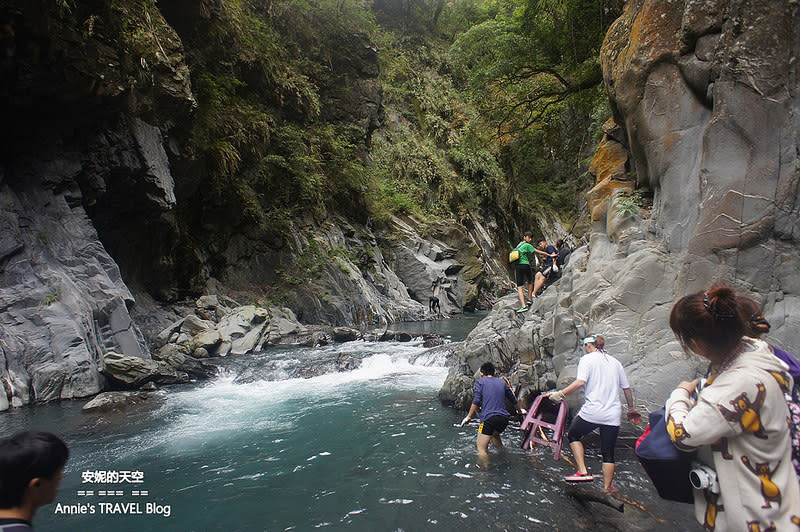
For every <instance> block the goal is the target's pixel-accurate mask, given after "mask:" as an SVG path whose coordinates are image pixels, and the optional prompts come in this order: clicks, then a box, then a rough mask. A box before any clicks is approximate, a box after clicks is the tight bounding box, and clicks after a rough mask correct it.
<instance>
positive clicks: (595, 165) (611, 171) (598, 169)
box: [588, 120, 633, 222]
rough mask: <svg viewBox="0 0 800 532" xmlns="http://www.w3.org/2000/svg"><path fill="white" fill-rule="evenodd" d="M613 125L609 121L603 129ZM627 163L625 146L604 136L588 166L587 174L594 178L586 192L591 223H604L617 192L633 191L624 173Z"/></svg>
mask: <svg viewBox="0 0 800 532" xmlns="http://www.w3.org/2000/svg"><path fill="white" fill-rule="evenodd" d="M613 125H614V124H613V120H609V121H608V122H606V124H605V125H604V129H606V127H607V126H608V127H612V126H613ZM627 161H628V150H627V149H626V148H625V146H623V145H622V144H620V143H619V142H617V141H616V140H614V139H612V138H610V137H609V136H608V135H605V136H604V137H603V140H602V141H600V144H599V145H598V147H597V151H596V152H595V154H594V157H593V158H592V164H591V165H590V166H589V173H591V174H592V175H594V176H595V186H594V187H593V188H592V189H591V190H590V191H589V192H588V196H589V198H588V199H589V212H590V213H591V215H592V222H604V221H605V219H606V215H607V211H608V206H609V204H610V199H611V198H612V197H613V196H614V195H615V194H616V193H617V191H620V190H625V191H626V192H631V191H633V182H632V181H631V180H630V179H629V177H628V176H627V174H626V171H625V163H627Z"/></svg>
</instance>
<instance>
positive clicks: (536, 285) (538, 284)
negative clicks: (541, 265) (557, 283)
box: [533, 272, 545, 296]
mask: <svg viewBox="0 0 800 532" xmlns="http://www.w3.org/2000/svg"><path fill="white" fill-rule="evenodd" d="M544 281H545V276H544V275H542V274H541V272H536V278H535V280H534V281H533V294H534V295H537V296H538V295H539V290H541V289H542V287H543V286H544Z"/></svg>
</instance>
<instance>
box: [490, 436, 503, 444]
mask: <svg viewBox="0 0 800 532" xmlns="http://www.w3.org/2000/svg"><path fill="white" fill-rule="evenodd" d="M492 443H493V444H494V445H495V447H502V446H503V440H501V439H500V435H499V434H494V435H492Z"/></svg>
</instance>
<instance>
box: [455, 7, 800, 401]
mask: <svg viewBox="0 0 800 532" xmlns="http://www.w3.org/2000/svg"><path fill="white" fill-rule="evenodd" d="M798 28H800V6H798V5H797V4H796V3H793V2H782V1H771V0H762V1H756V2H744V1H738V0H731V1H722V0H718V1H692V0H689V1H686V2H661V1H651V0H638V1H631V2H628V3H627V4H626V6H625V11H624V14H623V16H622V17H620V19H618V20H617V21H616V22H615V23H614V24H613V25H612V27H611V29H610V31H609V32H608V35H607V37H606V40H605V43H604V45H603V49H602V52H601V59H602V64H603V70H604V78H605V83H606V88H607V90H608V93H609V97H610V101H611V105H612V110H613V115H614V116H613V121H610V122H609V123H608V124H606V126H605V127H604V132H605V138H604V140H603V142H602V144H601V146H600V148H599V149H598V151H597V153H596V155H595V160H594V161H593V163H592V171H593V172H594V173H595V177H596V180H597V181H596V186H595V187H594V188H593V189H592V190H591V191H590V192H589V200H590V205H591V212H592V223H593V226H592V233H591V238H590V241H589V244H588V245H587V246H584V247H582V248H580V249H578V250H576V252H575V253H573V255H572V258H571V259H570V264H569V266H568V268H567V271H566V272H565V274H564V277H563V279H562V280H561V281H560V282H559V284H557V285H555V286H553V287H551V288H550V289H548V290H547V291H546V292H545V297H542V298H541V299H539V300H537V302H536V304H535V305H534V307H533V310H532V311H530V312H529V313H528V314H529V315H528V317H527V319H526V321H525V322H524V324H523V325H522V329H520V330H526V328H531V332H530V333H529V334H526V335H525V339H524V341H525V342H536V344H537V347H536V350H537V353H538V355H539V356H540V357H541V358H542V363H543V364H545V366H548V367H549V368H552V369H553V370H554V371H555V372H556V373H557V374H558V381H559V385H561V386H563V385H565V384H566V383H568V382H569V381H571V379H572V378H574V375H575V369H576V364H577V361H578V359H579V357H580V355H581V350H580V347H579V345H578V341H579V339H580V337H582V336H583V335H586V334H589V333H598V334H602V335H604V336H605V337H606V338H607V346H608V349H609V351H610V352H612V353H614V354H615V355H617V356H618V357H619V358H620V360H621V361H622V362H623V363H624V364H625V366H626V369H627V371H628V374H629V377H630V379H631V381H632V385H633V387H634V389H635V392H636V395H637V396H638V398H639V400H640V401H641V402H643V403H645V405H646V406H648V407H649V408H658V405H660V404H663V401H664V399H665V398H666V396H667V394H668V392H669V390H671V389H672V388H673V386H674V385H675V383H677V382H679V381H680V380H682V379H688V378H694V377H695V376H696V375H697V374H698V372H701V371H702V370H703V369H704V366H705V364H704V362H703V361H702V360H698V359H695V358H691V357H689V356H687V355H685V354H684V353H683V351H682V349H681V347H680V346H679V345H678V343H677V342H676V341H675V339H674V337H673V335H672V333H671V331H670V330H669V324H668V317H669V312H670V310H671V308H672V304H673V303H674V302H675V301H676V300H677V299H678V298H679V297H681V296H683V295H685V294H688V293H693V292H696V291H699V290H702V289H705V288H707V287H709V286H710V285H712V284H713V283H717V282H725V283H728V284H731V285H733V286H735V287H736V289H737V290H738V291H739V292H740V293H741V294H743V295H749V296H752V297H753V298H755V299H757V300H758V301H761V302H763V303H764V305H765V315H766V317H767V319H768V320H769V321H770V322H771V324H772V326H773V330H772V333H771V334H770V337H769V340H770V341H772V342H774V343H775V344H776V345H779V346H781V347H784V348H785V349H787V350H788V351H790V352H795V353H797V352H798V350H800V329H798V327H797V324H798V316H799V315H800V285H798V281H799V280H800V277H798V273H797V271H798V270H797V265H798V264H800V248H799V247H798V243H800V233H799V232H798V231H799V230H800V213H799V212H798V205H799V204H800V196H799V195H798V194H799V192H800V191H798V183H799V182H800V93H799V91H800V79H799V78H798V64H797V63H798V55H800V33H798V32H799V31H800V30H798ZM637 187H638V188H641V189H645V190H649V192H651V193H652V210H651V211H649V212H647V211H646V210H641V211H640V212H639V215H629V214H626V213H629V211H625V210H624V209H620V208H619V207H620V201H622V198H623V197H624V196H625V195H626V194H627V193H629V192H630V191H632V190H634V189H635V188H637ZM621 214H622V216H621ZM494 312H496V313H502V312H503V310H502V307H498V308H497V309H496V310H495V311H494ZM532 313H533V315H531V314H532ZM515 319H516V317H514V316H509V319H506V320H505V321H504V322H503V325H501V326H498V325H497V324H495V325H493V327H494V329H495V330H497V329H498V328H499V329H500V330H501V331H511V330H512V328H513V327H514V325H515V323H514V320H515ZM516 325H518V324H516ZM487 326H488V325H487ZM481 328H484V327H481ZM474 334H475V335H476V336H477V335H485V331H481V330H476V331H475V333H474ZM507 334H515V335H518V333H516V332H514V333H510V332H506V333H502V334H499V335H496V339H495V340H489V341H488V344H489V346H488V348H485V349H483V350H481V351H479V352H478V353H468V352H466V351H465V353H464V354H463V355H462V359H463V360H464V364H463V365H462V366H461V367H456V368H454V369H453V371H452V372H451V375H450V377H448V381H447V382H446V383H445V386H444V388H443V390H442V398H443V399H444V400H445V401H453V402H454V403H456V404H458V405H459V406H464V397H465V396H466V395H469V392H466V393H465V392H464V386H466V385H467V381H464V379H463V376H464V375H471V374H473V373H474V372H475V371H476V370H477V369H478V367H479V365H480V361H481V360H482V359H493V360H494V362H495V363H498V365H499V367H501V368H502V369H503V370H504V371H514V372H515V375H516V376H518V378H519V380H520V382H522V383H523V384H526V385H528V386H530V387H531V389H532V391H538V390H544V389H547V386H549V385H550V384H551V383H549V382H544V383H543V382H542V379H540V378H537V379H531V378H529V377H525V374H526V372H527V371H528V369H527V366H526V365H525V363H526V361H523V360H521V357H518V356H514V351H510V350H509V348H508V347H503V346H504V345H505V341H504V340H503V339H502V338H503V336H504V335H507ZM468 343H469V342H468ZM515 349H517V350H521V351H525V349H523V348H521V347H519V346H517V347H516V348H515ZM500 353H502V354H500ZM459 382H462V384H461V385H459V384H458V383H459Z"/></svg>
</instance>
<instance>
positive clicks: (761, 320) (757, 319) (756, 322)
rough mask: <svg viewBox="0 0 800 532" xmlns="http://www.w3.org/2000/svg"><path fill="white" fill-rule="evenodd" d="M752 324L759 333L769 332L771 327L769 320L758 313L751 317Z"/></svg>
mask: <svg viewBox="0 0 800 532" xmlns="http://www.w3.org/2000/svg"><path fill="white" fill-rule="evenodd" d="M750 323H751V324H752V325H753V327H755V328H756V329H758V330H759V331H763V332H769V329H770V325H769V322H768V321H767V319H766V318H765V317H764V316H763V315H762V314H761V313H760V312H756V313H755V314H753V315H752V316H750Z"/></svg>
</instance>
